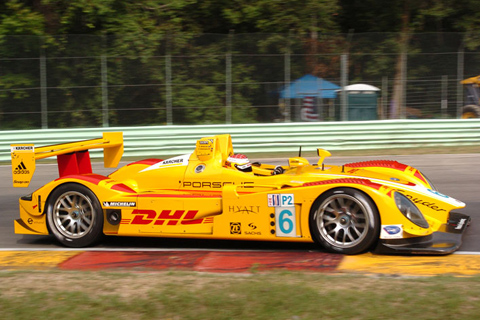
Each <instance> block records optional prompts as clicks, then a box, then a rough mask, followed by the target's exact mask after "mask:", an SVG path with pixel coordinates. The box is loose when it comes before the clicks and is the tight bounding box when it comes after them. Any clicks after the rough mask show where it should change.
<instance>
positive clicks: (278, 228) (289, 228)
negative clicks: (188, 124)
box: [268, 194, 297, 237]
mask: <svg viewBox="0 0 480 320" xmlns="http://www.w3.org/2000/svg"><path fill="white" fill-rule="evenodd" d="M268 206H269V207H274V208H275V235H276V236H277V237H297V225H296V221H297V218H296V212H295V199H294V195H293V194H269V195H268Z"/></svg>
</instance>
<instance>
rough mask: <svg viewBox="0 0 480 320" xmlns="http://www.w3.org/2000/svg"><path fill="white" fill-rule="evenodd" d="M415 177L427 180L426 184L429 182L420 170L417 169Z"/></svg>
mask: <svg viewBox="0 0 480 320" xmlns="http://www.w3.org/2000/svg"><path fill="white" fill-rule="evenodd" d="M415 177H417V178H418V179H420V180H421V181H423V182H425V183H426V184H428V182H427V180H425V178H424V177H423V176H422V174H421V173H420V171H418V170H417V171H416V172H415Z"/></svg>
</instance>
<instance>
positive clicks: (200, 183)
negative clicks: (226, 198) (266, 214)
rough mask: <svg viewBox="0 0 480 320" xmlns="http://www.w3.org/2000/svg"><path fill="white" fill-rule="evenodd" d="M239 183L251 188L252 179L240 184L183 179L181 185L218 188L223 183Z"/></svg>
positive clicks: (227, 183)
mask: <svg viewBox="0 0 480 320" xmlns="http://www.w3.org/2000/svg"><path fill="white" fill-rule="evenodd" d="M229 184H231V185H240V186H243V187H244V188H253V181H244V182H241V183H240V184H236V183H235V182H230V181H183V184H182V186H183V187H184V188H209V189H219V188H222V187H223V186H225V185H229Z"/></svg>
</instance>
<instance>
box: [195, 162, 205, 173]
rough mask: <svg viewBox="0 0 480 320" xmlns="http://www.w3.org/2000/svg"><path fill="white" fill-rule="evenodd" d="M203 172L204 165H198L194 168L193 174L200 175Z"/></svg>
mask: <svg viewBox="0 0 480 320" xmlns="http://www.w3.org/2000/svg"><path fill="white" fill-rule="evenodd" d="M203 170H205V165H204V164H199V165H198V166H196V167H195V173H201V172H203Z"/></svg>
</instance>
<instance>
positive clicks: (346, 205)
mask: <svg viewBox="0 0 480 320" xmlns="http://www.w3.org/2000/svg"><path fill="white" fill-rule="evenodd" d="M310 232H311V234H312V237H313V239H314V240H315V241H316V242H317V243H319V244H320V245H321V246H323V247H324V248H325V249H327V250H328V251H330V252H336V253H343V254H358V253H361V252H364V251H366V250H368V249H370V248H371V247H372V245H373V244H374V242H375V241H376V240H377V239H378V236H379V232H380V218H379V215H378V210H377V207H376V206H375V204H374V203H373V201H372V200H371V199H370V198H369V197H368V196H367V195H365V194H364V193H363V192H361V191H359V190H356V189H352V188H337V189H333V190H330V191H327V192H325V193H324V194H322V195H321V196H320V197H319V198H318V199H317V200H316V201H315V202H314V204H313V206H312V210H311V212H310Z"/></svg>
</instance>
